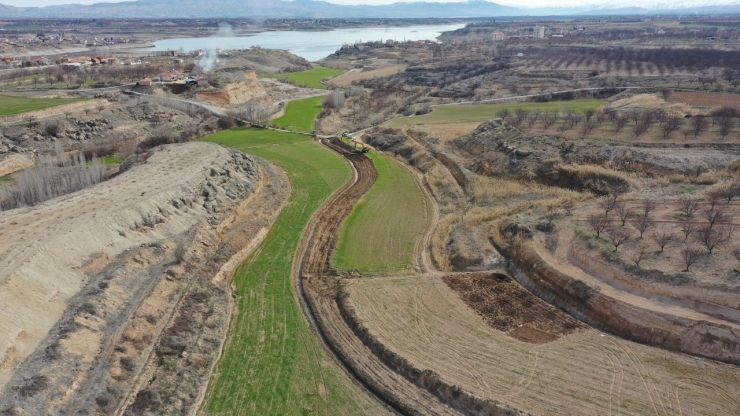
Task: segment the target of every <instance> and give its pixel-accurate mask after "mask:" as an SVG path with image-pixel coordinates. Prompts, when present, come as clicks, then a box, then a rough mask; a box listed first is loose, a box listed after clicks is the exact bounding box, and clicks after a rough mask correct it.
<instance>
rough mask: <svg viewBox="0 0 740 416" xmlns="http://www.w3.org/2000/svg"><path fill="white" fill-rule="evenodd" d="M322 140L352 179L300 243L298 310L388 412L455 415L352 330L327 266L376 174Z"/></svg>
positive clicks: (338, 144) (359, 158) (335, 142)
mask: <svg viewBox="0 0 740 416" xmlns="http://www.w3.org/2000/svg"><path fill="white" fill-rule="evenodd" d="M321 142H322V143H323V144H324V145H325V146H327V147H328V148H330V149H332V150H333V151H335V152H337V153H339V154H340V155H342V156H343V157H344V158H346V159H347V161H348V162H349V163H350V165H351V166H352V168H353V170H354V173H355V174H354V178H353V179H351V180H349V181H348V182H347V183H346V184H345V185H344V186H342V188H340V189H339V190H338V191H336V192H335V193H334V194H333V195H332V196H331V197H329V198H328V199H327V200H326V202H325V203H324V204H323V205H322V207H321V208H320V209H319V210H318V211H317V212H316V213H315V214H314V216H313V217H312V219H311V221H310V222H309V225H308V227H306V230H305V231H304V236H303V238H302V240H301V244H300V245H299V249H298V251H297V253H299V256H300V257H299V258H298V259H297V260H298V264H297V265H296V266H294V283H295V284H296V285H297V292H298V293H299V297H300V301H301V303H302V307H303V309H304V311H305V312H306V314H307V316H308V320H309V321H310V322H311V324H312V326H313V328H314V330H315V331H316V333H317V336H318V338H319V339H320V341H321V342H322V343H323V344H324V345H325V346H326V348H327V349H328V350H329V352H330V353H331V355H333V356H334V358H335V359H336V360H337V362H338V363H339V364H340V366H341V367H342V368H343V369H344V370H345V371H346V372H347V373H348V375H349V376H350V377H352V378H353V379H354V380H356V381H357V382H358V383H359V384H360V385H361V386H362V387H363V388H364V389H365V390H366V391H368V392H369V393H371V395H372V396H373V397H374V398H375V399H376V400H378V401H380V402H381V403H382V404H384V405H385V406H386V407H388V408H389V409H392V410H393V411H395V412H396V413H398V414H403V415H421V414H423V415H457V414H459V413H458V411H456V410H454V409H452V408H451V407H449V406H447V405H446V404H444V403H442V401H441V400H440V399H439V398H438V397H436V396H435V395H434V394H432V393H430V392H429V391H427V390H426V389H424V388H421V387H420V386H418V385H417V384H416V383H415V382H413V381H412V380H410V379H409V378H407V377H405V376H404V375H402V374H400V373H398V372H397V371H395V370H394V369H392V368H390V367H389V366H388V365H386V364H385V363H384V361H383V359H382V358H381V357H378V356H377V355H376V353H375V352H374V351H373V350H371V349H370V348H368V346H366V345H365V344H364V343H363V340H362V339H361V337H360V336H358V334H357V333H356V330H357V328H354V329H353V328H352V324H351V319H348V317H347V316H346V311H345V310H344V308H343V307H342V302H341V301H342V299H341V298H342V296H343V294H342V293H343V292H342V291H341V290H340V287H341V279H342V277H341V276H340V274H339V272H337V271H336V270H335V269H334V268H333V267H332V266H331V254H332V253H333V252H334V249H335V248H336V244H337V241H338V239H339V229H340V227H341V224H342V222H343V220H344V219H345V218H346V217H347V216H348V215H349V214H350V213H351V212H352V210H353V208H354V207H355V205H356V204H357V202H358V201H359V200H360V198H361V197H362V196H363V195H364V194H365V193H366V192H367V191H368V190H369V189H370V188H371V187H372V186H373V184H374V183H375V181H376V179H377V175H378V173H377V170H376V169H375V166H374V164H373V162H372V160H371V159H370V158H368V157H367V156H366V155H364V154H358V153H355V152H354V151H353V149H352V148H351V147H350V146H349V145H348V144H346V143H344V142H342V141H341V140H340V139H337V138H334V137H330V138H327V139H321Z"/></svg>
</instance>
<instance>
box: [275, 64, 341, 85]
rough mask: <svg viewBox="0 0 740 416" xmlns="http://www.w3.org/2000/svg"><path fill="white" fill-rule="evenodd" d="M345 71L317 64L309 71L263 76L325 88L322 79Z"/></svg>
mask: <svg viewBox="0 0 740 416" xmlns="http://www.w3.org/2000/svg"><path fill="white" fill-rule="evenodd" d="M343 72H344V70H342V69H334V68H327V67H325V66H315V67H314V68H313V69H309V70H307V71H300V72H291V73H287V74H272V75H263V76H262V78H275V79H281V78H287V79H289V80H291V81H293V82H294V83H295V84H296V85H302V86H306V87H308V88H318V89H322V90H323V89H326V85H324V84H322V83H321V81H322V80H324V79H325V78H333V77H335V76H337V75H339V74H341V73H343Z"/></svg>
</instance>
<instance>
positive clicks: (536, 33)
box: [491, 26, 563, 42]
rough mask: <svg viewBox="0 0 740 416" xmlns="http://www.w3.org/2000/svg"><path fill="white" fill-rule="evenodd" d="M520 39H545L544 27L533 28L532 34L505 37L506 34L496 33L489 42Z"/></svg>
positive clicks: (554, 35)
mask: <svg viewBox="0 0 740 416" xmlns="http://www.w3.org/2000/svg"><path fill="white" fill-rule="evenodd" d="M550 37H554V38H555V37H560V38H562V37H563V35H561V34H552V35H550ZM522 38H531V39H545V27H544V26H535V27H534V29H533V30H532V34H531V35H530V34H515V35H508V36H507V35H506V33H504V32H501V31H496V32H493V33H492V34H491V40H492V41H494V42H500V41H503V40H504V39H522Z"/></svg>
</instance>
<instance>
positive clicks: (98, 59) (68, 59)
mask: <svg viewBox="0 0 740 416" xmlns="http://www.w3.org/2000/svg"><path fill="white" fill-rule="evenodd" d="M141 63H142V62H141V59H119V58H114V57H109V56H65V57H63V58H61V59H58V60H57V61H52V60H51V59H49V58H47V57H44V56H36V57H31V58H17V57H10V56H5V57H0V67H2V68H21V67H27V66H47V65H55V64H59V66H60V67H61V68H62V69H65V70H74V69H78V68H81V67H85V66H90V65H141Z"/></svg>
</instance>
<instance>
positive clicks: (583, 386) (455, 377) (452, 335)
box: [348, 278, 740, 415]
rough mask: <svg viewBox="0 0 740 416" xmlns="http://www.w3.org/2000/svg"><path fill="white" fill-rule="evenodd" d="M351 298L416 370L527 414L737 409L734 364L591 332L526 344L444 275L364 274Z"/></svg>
mask: <svg viewBox="0 0 740 416" xmlns="http://www.w3.org/2000/svg"><path fill="white" fill-rule="evenodd" d="M348 291H349V293H350V299H351V301H352V303H353V304H354V306H355V308H356V312H357V314H358V316H359V317H360V319H362V320H363V321H364V323H365V325H366V326H367V327H368V329H369V330H370V331H371V332H372V333H373V334H374V335H376V336H377V337H378V338H379V340H380V341H381V342H382V343H383V344H384V345H386V346H388V347H389V348H390V349H391V350H393V351H395V352H396V353H398V354H399V355H401V356H402V357H404V358H406V359H408V360H410V361H411V362H412V363H413V364H414V365H415V366H417V367H418V368H424V369H427V368H428V369H431V370H434V371H436V372H438V373H439V374H440V375H441V376H442V378H443V379H445V380H447V381H448V382H450V383H453V384H456V385H458V386H460V387H461V388H463V389H465V390H468V391H470V392H473V393H474V394H476V395H479V396H481V397H487V398H492V399H496V400H499V401H502V402H504V403H506V404H509V405H513V406H515V407H517V408H519V409H521V410H525V411H528V412H532V413H533V414H562V415H596V414H630V415H646V414H655V413H657V414H734V413H736V412H737V411H738V409H739V406H740V403H739V402H738V401H737V399H735V397H738V394H740V382H739V381H740V380H739V379H738V372H737V369H736V367H735V366H731V365H726V364H719V363H717V362H714V361H711V360H705V359H699V358H695V357H690V356H687V355H682V354H674V353H671V352H668V351H664V350H659V349H655V348H651V347H647V346H643V345H639V344H635V343H631V342H626V341H623V340H621V339H619V338H615V337H612V336H609V335H603V334H600V333H599V332H598V331H595V330H586V331H582V332H579V333H576V334H572V335H568V336H565V337H563V338H561V339H559V340H557V341H555V342H550V343H545V344H539V345H534V346H533V345H532V344H527V343H524V342H520V341H517V340H516V339H514V338H511V337H509V336H507V335H506V334H505V333H503V332H500V331H498V330H495V329H493V328H491V327H489V326H488V325H486V324H485V322H484V321H483V320H482V319H481V318H480V317H479V316H478V315H477V314H476V313H475V312H474V311H473V310H471V309H470V308H469V307H467V306H466V305H465V304H464V303H463V301H462V300H461V299H460V298H459V297H458V296H457V295H456V294H455V293H454V292H453V291H452V290H450V289H449V288H448V287H447V286H446V285H445V284H444V283H443V282H442V281H441V280H440V279H436V278H430V279H418V278H390V279H374V280H360V281H355V282H353V283H352V284H351V285H350V286H349V287H348Z"/></svg>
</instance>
